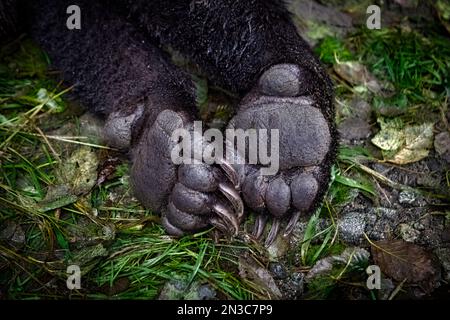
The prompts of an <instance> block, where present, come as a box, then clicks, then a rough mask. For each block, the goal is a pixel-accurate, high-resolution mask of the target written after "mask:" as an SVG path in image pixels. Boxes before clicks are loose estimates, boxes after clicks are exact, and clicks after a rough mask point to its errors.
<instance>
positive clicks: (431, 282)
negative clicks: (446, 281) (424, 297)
mask: <svg viewBox="0 0 450 320" xmlns="http://www.w3.org/2000/svg"><path fill="white" fill-rule="evenodd" d="M371 248H372V255H373V259H374V261H375V263H376V264H377V265H378V266H379V267H380V269H381V270H382V271H383V273H384V274H386V275H387V276H389V277H390V278H392V279H394V280H396V281H405V283H409V284H418V285H420V286H421V287H423V288H424V289H425V291H427V292H430V291H431V290H432V289H433V288H434V286H435V284H436V282H437V280H438V279H439V278H440V269H439V266H438V265H437V263H436V260H435V259H434V256H433V255H432V254H431V253H429V252H427V251H426V250H425V249H424V248H422V247H420V246H418V245H415V244H412V243H408V242H406V241H403V240H383V241H378V242H374V243H373V244H372V247H371Z"/></svg>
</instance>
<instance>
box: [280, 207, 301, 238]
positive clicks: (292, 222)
mask: <svg viewBox="0 0 450 320" xmlns="http://www.w3.org/2000/svg"><path fill="white" fill-rule="evenodd" d="M299 218H300V211H297V212H295V213H294V214H293V215H292V217H291V219H290V220H289V223H288V224H287V226H286V229H284V233H283V237H287V236H288V235H290V234H291V232H292V231H293V230H294V227H295V225H296V224H297V222H298V219H299Z"/></svg>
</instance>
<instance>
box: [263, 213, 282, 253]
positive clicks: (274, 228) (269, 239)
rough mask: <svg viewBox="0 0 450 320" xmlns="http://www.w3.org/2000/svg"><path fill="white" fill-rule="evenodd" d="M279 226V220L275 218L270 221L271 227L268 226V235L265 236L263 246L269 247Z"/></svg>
mask: <svg viewBox="0 0 450 320" xmlns="http://www.w3.org/2000/svg"><path fill="white" fill-rule="evenodd" d="M279 228H280V220H279V219H277V218H275V219H273V222H272V227H271V228H270V232H269V235H268V236H267V239H266V242H265V246H266V247H269V246H270V245H271V244H272V243H273V242H274V241H275V239H276V237H277V235H278V229H279Z"/></svg>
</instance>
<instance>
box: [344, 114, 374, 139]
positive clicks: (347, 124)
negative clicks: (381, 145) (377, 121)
mask: <svg viewBox="0 0 450 320" xmlns="http://www.w3.org/2000/svg"><path fill="white" fill-rule="evenodd" d="M339 133H340V135H341V138H343V139H346V140H362V139H366V138H368V137H369V136H370V133H371V130H370V125H369V124H368V123H367V122H366V121H365V120H362V119H359V118H348V119H345V120H344V121H342V122H341V123H340V124H339Z"/></svg>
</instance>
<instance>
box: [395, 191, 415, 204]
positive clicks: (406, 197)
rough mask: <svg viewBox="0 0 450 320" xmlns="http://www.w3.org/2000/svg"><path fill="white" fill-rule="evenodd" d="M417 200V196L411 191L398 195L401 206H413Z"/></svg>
mask: <svg viewBox="0 0 450 320" xmlns="http://www.w3.org/2000/svg"><path fill="white" fill-rule="evenodd" d="M416 199H417V195H416V194H415V193H414V192H412V191H402V192H400V194H399V195H398V202H400V203H401V204H413V203H414V202H415V201H416Z"/></svg>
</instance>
